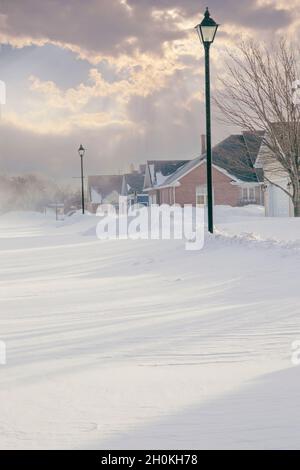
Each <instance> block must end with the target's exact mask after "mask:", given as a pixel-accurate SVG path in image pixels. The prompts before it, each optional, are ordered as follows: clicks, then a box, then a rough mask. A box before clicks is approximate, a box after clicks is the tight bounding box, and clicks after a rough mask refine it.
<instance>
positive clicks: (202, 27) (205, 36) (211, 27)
mask: <svg viewBox="0 0 300 470" xmlns="http://www.w3.org/2000/svg"><path fill="white" fill-rule="evenodd" d="M218 27H219V25H218V24H217V23H216V22H215V21H214V20H213V19H212V18H211V17H210V13H209V11H208V8H206V12H205V14H204V19H203V20H202V22H201V23H200V24H199V25H198V26H196V30H197V32H198V35H199V38H200V41H201V42H202V44H203V46H204V51H205V96H206V166H207V208H208V230H209V232H210V233H213V232H214V220H213V182H212V155H211V111H210V69H209V65H210V64H209V50H210V45H211V44H212V43H213V42H214V39H215V36H216V33H217V29H218Z"/></svg>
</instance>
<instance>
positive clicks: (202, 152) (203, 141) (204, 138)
mask: <svg viewBox="0 0 300 470" xmlns="http://www.w3.org/2000/svg"><path fill="white" fill-rule="evenodd" d="M205 152H206V135H205V134H202V135H201V155H203V154H204V153H205Z"/></svg>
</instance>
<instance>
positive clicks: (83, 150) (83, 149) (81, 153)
mask: <svg viewBox="0 0 300 470" xmlns="http://www.w3.org/2000/svg"><path fill="white" fill-rule="evenodd" d="M78 153H79V156H80V161H81V207H82V213H83V214H84V176H83V157H84V154H85V148H84V147H83V146H82V145H80V147H79V149H78Z"/></svg>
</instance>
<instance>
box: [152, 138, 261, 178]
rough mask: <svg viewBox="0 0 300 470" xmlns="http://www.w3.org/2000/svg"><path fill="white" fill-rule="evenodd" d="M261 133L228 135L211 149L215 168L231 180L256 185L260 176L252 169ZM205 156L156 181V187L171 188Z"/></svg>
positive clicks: (202, 160) (203, 159)
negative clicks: (161, 180) (230, 177)
mask: <svg viewBox="0 0 300 470" xmlns="http://www.w3.org/2000/svg"><path fill="white" fill-rule="evenodd" d="M261 141H262V133H261V134H259V133H258V134H254V133H250V132H244V133H243V134H241V135H230V136H229V137H227V138H226V139H224V140H223V141H222V142H220V143H219V144H218V145H216V146H215V147H213V149H212V160H213V164H214V166H215V167H218V168H219V169H220V170H222V171H224V172H226V173H227V174H228V175H229V176H232V179H233V180H238V181H242V182H249V183H251V182H253V183H257V182H259V181H261V179H260V176H259V175H258V173H257V171H256V170H255V168H254V163H255V161H256V158H257V155H258V152H259V149H260V145H261ZM205 158H206V154H203V155H201V156H200V157H197V158H195V159H193V160H190V161H189V162H187V163H185V164H184V165H183V166H180V167H179V168H178V169H177V170H176V171H175V172H174V173H172V174H171V175H170V176H168V177H167V178H165V179H164V181H163V182H161V183H159V182H158V181H157V185H156V187H164V186H172V185H174V184H175V183H176V182H177V181H178V180H179V179H180V178H182V177H183V176H184V175H185V174H186V173H188V172H189V171H191V170H192V169H193V168H196V167H197V166H198V165H199V164H201V163H202V162H204V161H205Z"/></svg>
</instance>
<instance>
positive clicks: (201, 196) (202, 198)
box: [196, 184, 207, 206]
mask: <svg viewBox="0 0 300 470" xmlns="http://www.w3.org/2000/svg"><path fill="white" fill-rule="evenodd" d="M196 204H197V206H207V186H206V185H205V184H201V185H200V186H197V187H196Z"/></svg>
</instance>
